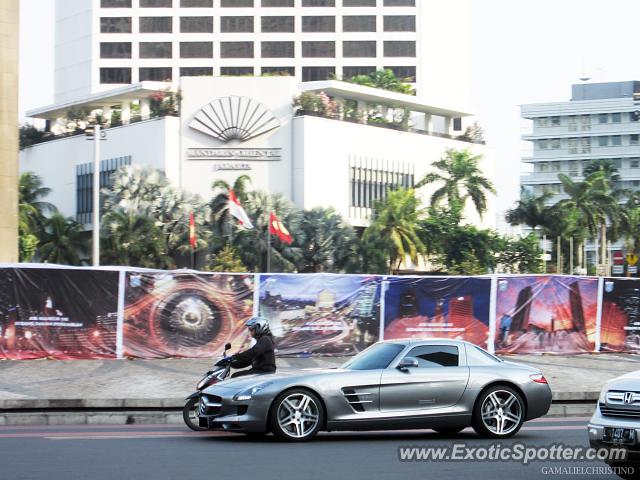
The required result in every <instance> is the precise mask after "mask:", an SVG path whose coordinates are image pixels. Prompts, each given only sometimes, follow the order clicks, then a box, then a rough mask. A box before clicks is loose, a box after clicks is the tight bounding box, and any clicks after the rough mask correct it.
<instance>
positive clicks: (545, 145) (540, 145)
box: [538, 140, 549, 150]
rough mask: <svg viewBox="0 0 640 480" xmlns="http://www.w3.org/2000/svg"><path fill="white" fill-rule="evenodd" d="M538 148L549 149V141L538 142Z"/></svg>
mask: <svg viewBox="0 0 640 480" xmlns="http://www.w3.org/2000/svg"><path fill="white" fill-rule="evenodd" d="M538 148H539V149H540V150H546V149H547V148H549V141H548V140H538Z"/></svg>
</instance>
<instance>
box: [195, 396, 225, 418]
mask: <svg viewBox="0 0 640 480" xmlns="http://www.w3.org/2000/svg"><path fill="white" fill-rule="evenodd" d="M220 410H222V398H221V397H218V396H216V395H202V396H201V397H200V415H202V416H205V415H208V416H216V415H219V414H220Z"/></svg>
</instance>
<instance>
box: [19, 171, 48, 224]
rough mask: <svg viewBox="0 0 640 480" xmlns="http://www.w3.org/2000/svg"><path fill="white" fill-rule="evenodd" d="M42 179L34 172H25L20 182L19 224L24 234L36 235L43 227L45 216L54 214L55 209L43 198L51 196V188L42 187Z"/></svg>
mask: <svg viewBox="0 0 640 480" xmlns="http://www.w3.org/2000/svg"><path fill="white" fill-rule="evenodd" d="M42 185H43V183H42V179H41V178H40V177H39V176H38V175H36V174H35V173H32V172H24V173H23V174H21V175H20V179H19V182H18V215H19V218H18V223H19V228H20V230H21V231H22V232H24V233H36V232H37V231H38V230H39V229H40V228H41V227H42V222H43V220H44V217H45V214H46V213H49V212H54V211H55V209H56V207H54V206H53V205H52V204H50V203H49V202H44V201H42V198H44V197H46V196H47V195H49V193H50V192H51V189H50V188H46V187H43V186H42Z"/></svg>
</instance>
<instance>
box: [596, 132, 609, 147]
mask: <svg viewBox="0 0 640 480" xmlns="http://www.w3.org/2000/svg"><path fill="white" fill-rule="evenodd" d="M598 146H599V147H608V146H609V137H607V136H606V135H605V136H603V137H598Z"/></svg>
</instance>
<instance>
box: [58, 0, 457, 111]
mask: <svg viewBox="0 0 640 480" xmlns="http://www.w3.org/2000/svg"><path fill="white" fill-rule="evenodd" d="M465 2H466V0H462V1H461V0H455V2H454V3H456V4H457V6H456V9H457V11H456V12H454V11H453V10H451V9H450V8H449V7H443V11H442V12H440V10H441V5H440V4H441V3H442V2H424V1H416V0H58V2H57V3H56V42H55V52H56V54H55V55H56V67H55V68H56V72H55V102H56V103H59V102H62V101H65V100H75V99H77V98H79V97H83V96H87V95H90V94H93V93H96V92H99V91H104V90H109V89H112V88H114V86H118V85H126V84H132V83H138V82H140V81H147V80H149V81H166V80H172V81H177V79H178V78H179V77H180V76H200V75H214V76H218V75H265V74H266V75H273V74H275V75H278V74H286V75H292V76H295V77H296V78H297V79H298V80H301V81H314V80H327V79H329V78H332V77H333V76H336V77H338V78H342V77H352V76H354V75H359V74H366V73H370V72H373V71H375V70H376V69H381V68H387V67H388V68H390V69H392V70H393V71H394V73H395V74H396V76H398V77H400V78H403V79H407V80H409V81H410V82H412V83H415V84H416V85H417V86H418V90H420V87H421V86H422V85H425V86H428V87H429V88H430V87H432V86H433V85H435V84H434V83H432V82H430V81H428V80H425V79H424V78H423V76H430V77H435V76H437V75H439V73H438V72H440V71H441V69H440V67H441V65H440V64H439V63H440V62H442V61H444V60H446V61H447V63H451V56H452V55H455V56H456V57H457V55H460V54H465V52H462V51H457V50H456V48H453V49H452V48H450V46H451V45H452V43H451V41H450V40H449V39H447V38H446V37H445V36H443V33H442V31H441V29H437V28H432V25H431V23H429V20H430V19H435V18H437V23H438V24H439V25H442V24H443V23H448V22H446V21H445V22H443V18H442V16H443V15H447V16H448V15H451V16H454V15H455V17H454V18H461V15H462V13H461V12H464V9H460V6H459V5H458V4H460V5H462V4H464V3H465ZM423 25H424V27H423ZM427 27H428V28H427ZM423 29H424V31H423ZM438 44H445V45H446V48H445V47H444V46H440V47H437V48H433V47H434V46H436V45H438ZM454 44H455V43H454ZM426 45H429V48H428V49H425V48H426V47H425V46H426ZM463 48H466V45H464V46H463V47H461V48H460V49H458V50H462V49H463ZM429 52H432V53H429ZM443 52H446V59H443V56H442V54H443ZM425 55H426V56H427V58H431V57H432V58H433V63H431V62H429V63H426V64H425V63H424V62H419V61H418V59H419V58H421V57H424V56H425ZM457 59H458V61H456V62H454V63H455V64H457V65H464V64H465V62H464V61H459V59H460V57H457ZM452 76H453V77H456V78H458V75H456V74H455V72H453V75H452Z"/></svg>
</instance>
